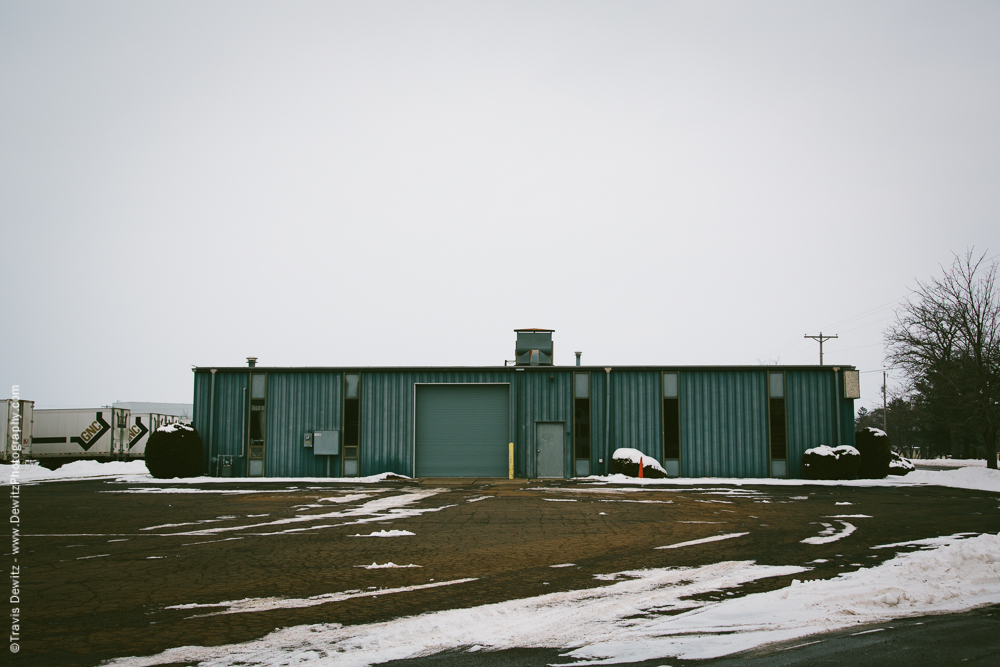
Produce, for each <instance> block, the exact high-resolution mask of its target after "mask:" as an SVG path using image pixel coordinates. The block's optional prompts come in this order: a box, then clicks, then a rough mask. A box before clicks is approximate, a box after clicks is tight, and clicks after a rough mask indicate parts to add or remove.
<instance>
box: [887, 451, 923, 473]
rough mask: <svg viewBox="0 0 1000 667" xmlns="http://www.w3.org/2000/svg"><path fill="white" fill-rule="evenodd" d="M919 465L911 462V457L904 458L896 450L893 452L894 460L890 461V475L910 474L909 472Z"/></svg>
mask: <svg viewBox="0 0 1000 667" xmlns="http://www.w3.org/2000/svg"><path fill="white" fill-rule="evenodd" d="M916 469H917V467H916V466H915V465H913V464H912V463H910V460H909V459H904V458H903V457H902V456H900V455H899V454H897V453H896V452H892V460H891V461H889V474H890V475H898V476H903V475H908V474H909V473H911V472H913V471H914V470H916Z"/></svg>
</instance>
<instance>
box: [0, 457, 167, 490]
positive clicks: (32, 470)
mask: <svg viewBox="0 0 1000 667" xmlns="http://www.w3.org/2000/svg"><path fill="white" fill-rule="evenodd" d="M14 468H15V466H13V465H0V484H2V485H7V484H10V479H11V473H12V472H13V470H14ZM17 469H18V473H17V476H16V478H15V480H14V481H15V483H17V484H30V483H32V482H42V481H45V482H52V481H62V480H68V479H82V478H85V477H122V476H128V477H129V478H132V477H138V478H141V477H142V476H143V475H145V476H147V477H148V476H149V470H147V469H146V464H145V463H144V462H143V461H128V462H125V461H115V462H111V463H98V462H97V461H73V462H72V463H67V464H66V465H64V466H61V467H60V468H59V469H58V470H49V469H48V468H43V467H42V466H40V465H23V464H22V465H19V466H17Z"/></svg>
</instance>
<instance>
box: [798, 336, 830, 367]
mask: <svg viewBox="0 0 1000 667" xmlns="http://www.w3.org/2000/svg"><path fill="white" fill-rule="evenodd" d="M836 337H837V336H824V335H823V332H822V331H820V332H819V335H818V336H810V335H809V334H806V335H805V336H803V338H812V339H814V340H818V341H819V365H820V366H822V365H823V341H825V340H830V339H831V338H836Z"/></svg>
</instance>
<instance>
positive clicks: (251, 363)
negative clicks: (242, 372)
mask: <svg viewBox="0 0 1000 667" xmlns="http://www.w3.org/2000/svg"><path fill="white" fill-rule="evenodd" d="M256 365H257V357H247V366H249V367H250V368H253V367H255V366H256Z"/></svg>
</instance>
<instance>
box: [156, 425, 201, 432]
mask: <svg viewBox="0 0 1000 667" xmlns="http://www.w3.org/2000/svg"><path fill="white" fill-rule="evenodd" d="M177 431H191V432H192V433H193V432H194V427H193V426H191V425H190V424H182V423H180V422H174V423H173V424H164V425H163V426H161V427H159V428H158V429H156V432H157V433H176V432H177Z"/></svg>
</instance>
